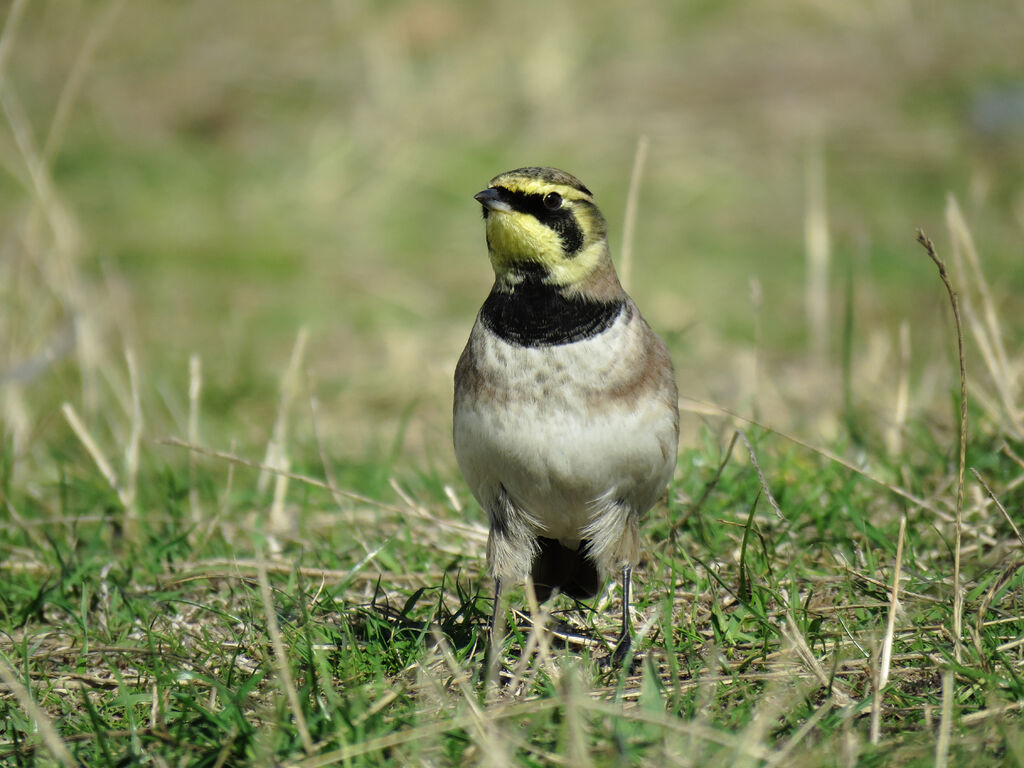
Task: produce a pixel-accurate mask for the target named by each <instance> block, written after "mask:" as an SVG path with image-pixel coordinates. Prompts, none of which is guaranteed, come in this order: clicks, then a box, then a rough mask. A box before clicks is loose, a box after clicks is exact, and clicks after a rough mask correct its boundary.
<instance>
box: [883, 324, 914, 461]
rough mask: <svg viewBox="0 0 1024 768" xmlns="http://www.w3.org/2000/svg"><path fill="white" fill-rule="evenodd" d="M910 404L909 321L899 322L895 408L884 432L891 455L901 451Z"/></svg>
mask: <svg viewBox="0 0 1024 768" xmlns="http://www.w3.org/2000/svg"><path fill="white" fill-rule="evenodd" d="M909 405H910V323H908V322H907V321H906V320H904V321H903V322H902V323H900V378H899V384H897V386H896V410H895V413H894V414H893V420H892V424H890V425H889V429H888V431H887V432H886V441H885V442H886V448H887V449H888V451H889V454H890V455H892V456H898V455H899V454H900V453H902V452H903V430H904V428H905V427H906V424H907V410H908V407H909Z"/></svg>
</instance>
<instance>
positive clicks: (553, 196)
mask: <svg viewBox="0 0 1024 768" xmlns="http://www.w3.org/2000/svg"><path fill="white" fill-rule="evenodd" d="M544 207H545V208H547V209H548V210H549V211H557V210H558V209H559V208H561V207H562V196H561V195H560V194H558V193H557V192H548V193H547V194H546V195H544Z"/></svg>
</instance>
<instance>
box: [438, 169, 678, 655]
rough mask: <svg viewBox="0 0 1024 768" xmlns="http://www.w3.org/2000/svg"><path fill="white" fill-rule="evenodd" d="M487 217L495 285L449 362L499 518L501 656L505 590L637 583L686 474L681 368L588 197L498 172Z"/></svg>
mask: <svg viewBox="0 0 1024 768" xmlns="http://www.w3.org/2000/svg"><path fill="white" fill-rule="evenodd" d="M475 199H476V200H477V201H478V202H479V203H480V205H481V206H482V208H483V218H484V225H485V230H486V241H487V251H488V255H489V258H490V262H491V266H492V268H493V270H494V283H493V285H492V287H491V290H490V293H489V294H488V296H487V298H486V300H485V301H484V303H483V306H482V307H481V308H480V311H479V313H478V314H477V317H476V321H475V323H474V325H473V328H472V331H471V332H470V336H469V340H468V342H467V344H466V347H465V349H464V350H463V352H462V355H461V356H460V358H459V361H458V363H457V365H456V368H455V394H454V407H453V438H454V440H453V442H454V447H455V455H456V460H457V462H458V465H459V468H460V470H461V472H462V475H463V477H464V478H465V480H466V483H467V485H468V486H469V488H470V490H471V492H472V493H473V496H474V497H475V498H476V500H477V501H478V502H479V504H480V506H481V508H482V509H483V510H484V511H485V512H486V515H487V518H488V524H489V532H488V537H487V564H488V569H489V572H490V575H491V577H492V578H493V580H494V614H493V616H492V621H491V649H492V650H491V659H492V661H493V658H494V651H493V649H494V648H495V646H496V644H499V643H500V642H501V640H502V637H500V636H499V635H500V632H499V630H498V626H499V621H503V619H504V611H503V610H501V611H500V615H499V606H500V605H501V602H500V601H501V597H502V590H503V589H504V588H505V587H506V586H508V585H510V584H515V583H522V582H524V581H526V579H527V577H528V576H529V577H532V580H533V584H534V588H535V590H536V596H537V598H538V599H539V600H540V601H541V602H543V601H545V600H547V599H549V598H550V597H551V596H552V595H553V594H555V593H561V594H565V595H568V596H570V597H572V598H576V599H580V600H585V599H588V598H593V597H595V596H596V595H597V594H598V593H599V592H600V590H601V589H602V587H603V585H604V583H605V582H606V580H607V579H608V578H609V576H612V575H616V576H618V577H620V578H621V584H622V617H621V629H620V632H619V636H618V639H617V640H616V644H615V647H614V650H613V653H612V657H613V659H614V660H615V661H616V662H620V663H621V662H622V661H623V660H624V659H625V658H626V656H627V655H628V653H629V651H630V649H631V644H632V629H631V621H630V588H631V579H632V572H633V568H634V567H636V566H637V564H638V563H639V561H640V556H641V552H642V549H643V545H642V543H641V539H640V531H639V525H640V521H641V519H642V518H643V517H644V515H645V514H646V513H647V512H648V510H649V509H650V508H651V507H652V506H653V505H654V504H655V503H656V502H657V501H658V499H659V498H660V497H661V496H662V494H663V493H664V492H665V489H666V486H667V485H668V483H669V481H670V480H671V478H672V475H673V473H674V471H675V467H676V452H677V449H678V443H679V405H678V390H677V386H676V381H675V373H674V368H673V365H672V359H671V358H670V356H669V353H668V349H667V347H666V345H665V343H664V342H663V341H662V339H661V338H660V337H659V336H658V335H657V334H656V333H655V332H654V331H653V330H652V329H651V327H650V326H649V325H648V324H647V322H646V321H645V320H644V318H643V316H642V315H641V314H640V310H639V309H638V308H637V306H636V304H635V303H634V302H633V300H632V299H631V298H630V297H629V295H628V294H627V293H626V291H625V290H624V289H623V287H622V284H621V282H620V281H619V278H618V275H617V274H616V271H615V267H614V264H613V263H612V258H611V254H610V250H609V247H608V235H607V224H606V222H605V219H604V216H602V214H601V211H600V210H599V209H598V207H597V205H596V204H595V202H594V195H593V193H592V192H591V191H590V190H589V189H587V187H586V186H584V185H583V183H582V182H580V180H579V179H577V178H576V177H575V176H573V175H571V174H569V173H566V172H565V171H561V170H558V169H556V168H545V167H526V168H517V169H515V170H512V171H508V172H506V173H502V174H500V175H498V176H495V177H494V178H493V179H491V181H490V182H489V184H488V186H487V187H486V189H484V190H482V191H481V192H478V193H477V194H476V195H475Z"/></svg>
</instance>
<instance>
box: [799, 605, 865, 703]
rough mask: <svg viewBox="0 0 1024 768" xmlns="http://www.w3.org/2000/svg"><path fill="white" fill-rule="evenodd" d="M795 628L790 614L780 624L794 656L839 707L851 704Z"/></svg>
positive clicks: (849, 697)
mask: <svg viewBox="0 0 1024 768" xmlns="http://www.w3.org/2000/svg"><path fill="white" fill-rule="evenodd" d="M796 627H797V623H796V618H795V617H794V616H793V614H792V612H790V613H789V615H788V616H787V617H786V621H784V622H782V636H783V637H784V638H786V640H787V641H788V643H789V645H790V646H791V647H792V648H793V650H794V651H796V655H797V656H798V657H799V658H800V660H801V661H802V662H803V664H804V666H805V667H806V668H807V669H808V670H809V671H810V672H811V673H812V674H813V675H814V677H815V678H816V679H817V681H818V683H820V684H821V686H822V687H823V688H825V689H826V690H827V691H828V692H829V693H830V694H831V695H832V696H833V698H835V700H836V702H837V703H838V704H839V706H840V707H845V706H848V705H850V704H852V703H853V697H852V696H851V695H850V694H849V693H848V692H847V691H846V690H845V688H844V687H843V686H842V685H841V684H840V683H839V681H837V680H832V679H830V677H829V675H828V674H827V673H826V672H825V669H824V667H822V666H821V662H820V661H818V659H817V657H816V656H815V655H814V651H812V650H811V647H810V646H809V645H808V644H807V640H806V639H805V638H804V636H803V635H802V634H801V633H800V632H799V631H797V629H796Z"/></svg>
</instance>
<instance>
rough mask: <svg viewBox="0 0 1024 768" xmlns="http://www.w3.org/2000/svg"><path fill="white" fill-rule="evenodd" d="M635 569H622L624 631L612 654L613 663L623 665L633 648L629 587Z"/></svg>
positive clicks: (628, 567) (627, 567)
mask: <svg viewBox="0 0 1024 768" xmlns="http://www.w3.org/2000/svg"><path fill="white" fill-rule="evenodd" d="M632 576H633V569H632V568H631V567H630V566H628V565H627V566H625V567H623V569H622V631H621V632H619V639H618V641H617V642H616V643H615V651H614V652H613V653H612V661H614V662H615V663H616V664H622V662H623V661H625V660H626V656H627V655H629V651H630V648H632V646H633V628H632V624H631V622H630V619H629V586H630V581H631V580H632Z"/></svg>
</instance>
